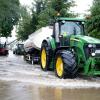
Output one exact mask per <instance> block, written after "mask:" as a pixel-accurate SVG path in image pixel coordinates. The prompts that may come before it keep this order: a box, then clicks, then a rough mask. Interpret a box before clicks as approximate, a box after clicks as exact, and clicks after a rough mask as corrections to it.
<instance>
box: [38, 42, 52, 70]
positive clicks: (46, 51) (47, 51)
mask: <svg viewBox="0 0 100 100" xmlns="http://www.w3.org/2000/svg"><path fill="white" fill-rule="evenodd" d="M43 52H44V56H45V57H44V58H43ZM43 59H44V61H43ZM50 61H51V53H50V46H49V45H48V43H47V42H43V43H42V45H41V61H40V64H41V69H42V70H43V71H47V70H50ZM43 63H44V64H43Z"/></svg>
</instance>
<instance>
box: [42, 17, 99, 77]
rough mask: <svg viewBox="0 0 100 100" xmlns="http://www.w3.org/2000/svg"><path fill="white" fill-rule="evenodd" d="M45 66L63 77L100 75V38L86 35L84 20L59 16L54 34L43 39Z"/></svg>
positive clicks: (43, 62)
mask: <svg viewBox="0 0 100 100" xmlns="http://www.w3.org/2000/svg"><path fill="white" fill-rule="evenodd" d="M41 68H42V70H44V71H47V70H50V69H53V70H54V71H55V73H56V75H57V76H58V77H59V78H74V77H76V76H77V73H82V74H84V75H100V40H99V39H96V38H93V37H90V36H86V35H85V30H84V21H83V20H81V19H76V18H58V19H56V21H55V22H54V25H53V34H52V36H51V37H48V38H47V39H45V40H43V42H42V45H41Z"/></svg>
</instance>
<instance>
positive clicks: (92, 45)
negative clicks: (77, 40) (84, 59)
mask: <svg viewBox="0 0 100 100" xmlns="http://www.w3.org/2000/svg"><path fill="white" fill-rule="evenodd" d="M88 47H89V48H95V47H96V45H95V44H89V45H88Z"/></svg>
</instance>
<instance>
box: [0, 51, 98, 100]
mask: <svg viewBox="0 0 100 100" xmlns="http://www.w3.org/2000/svg"><path fill="white" fill-rule="evenodd" d="M0 100H100V78H99V77H92V78H91V77H77V78H76V79H58V78H57V77H55V74H54V72H51V71H49V72H43V71H41V69H40V66H39V65H31V64H28V63H26V62H25V61H24V60H23V57H22V56H16V55H13V54H12V52H11V51H10V54H9V56H6V57H3V56H0Z"/></svg>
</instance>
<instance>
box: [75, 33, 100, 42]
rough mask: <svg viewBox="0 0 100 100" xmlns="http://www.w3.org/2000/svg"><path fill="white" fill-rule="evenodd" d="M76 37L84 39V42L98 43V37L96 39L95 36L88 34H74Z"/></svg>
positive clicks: (99, 40)
mask: <svg viewBox="0 0 100 100" xmlns="http://www.w3.org/2000/svg"><path fill="white" fill-rule="evenodd" d="M76 38H78V39H79V40H82V41H84V42H85V43H90V44H100V39H96V38H93V37H90V36H84V35H76Z"/></svg>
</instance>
